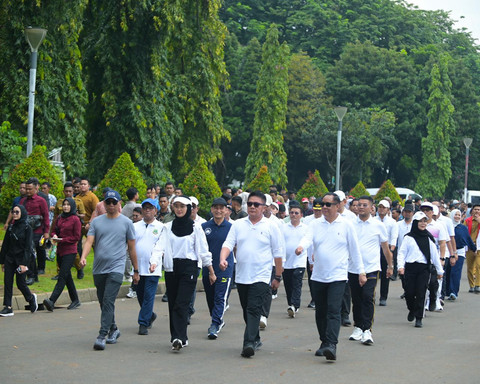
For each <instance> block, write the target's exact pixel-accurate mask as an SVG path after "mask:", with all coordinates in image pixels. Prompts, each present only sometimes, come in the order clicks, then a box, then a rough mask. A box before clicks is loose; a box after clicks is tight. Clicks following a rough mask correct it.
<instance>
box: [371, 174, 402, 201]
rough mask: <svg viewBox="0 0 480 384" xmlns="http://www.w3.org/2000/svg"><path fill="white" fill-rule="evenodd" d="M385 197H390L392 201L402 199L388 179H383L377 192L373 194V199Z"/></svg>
mask: <svg viewBox="0 0 480 384" xmlns="http://www.w3.org/2000/svg"><path fill="white" fill-rule="evenodd" d="M385 197H389V198H390V199H392V201H395V200H396V201H402V198H401V197H400V195H399V194H398V192H397V190H396V189H395V187H394V185H393V184H392V182H391V181H390V179H388V180H385V181H384V182H383V184H382V185H381V186H380V188H379V189H378V191H377V194H376V195H375V200H376V201H377V202H378V201H380V200H383V199H384V198H385Z"/></svg>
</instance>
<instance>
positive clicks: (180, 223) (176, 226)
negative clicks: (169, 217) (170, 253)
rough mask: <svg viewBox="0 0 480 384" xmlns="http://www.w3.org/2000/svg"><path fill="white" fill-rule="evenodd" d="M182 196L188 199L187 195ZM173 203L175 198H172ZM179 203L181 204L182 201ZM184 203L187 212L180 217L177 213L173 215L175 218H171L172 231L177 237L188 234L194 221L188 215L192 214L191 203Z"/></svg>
mask: <svg viewBox="0 0 480 384" xmlns="http://www.w3.org/2000/svg"><path fill="white" fill-rule="evenodd" d="M182 197H184V198H186V199H188V197H187V196H182ZM188 200H190V199H188ZM179 202H180V201H179ZM173 203H175V199H174V200H173ZM181 203H182V204H183V202H181ZM186 205H187V212H186V213H185V215H184V216H182V217H178V216H177V215H175V219H173V222H172V232H173V234H174V235H175V236H177V237H184V236H188V235H190V234H191V233H192V232H193V226H194V224H195V223H194V221H193V220H192V219H191V218H190V215H191V214H192V204H191V203H190V204H186ZM174 212H175V211H174Z"/></svg>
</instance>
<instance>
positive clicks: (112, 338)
mask: <svg viewBox="0 0 480 384" xmlns="http://www.w3.org/2000/svg"><path fill="white" fill-rule="evenodd" d="M120 335H121V333H120V331H119V330H118V328H115V329H110V331H109V332H108V335H107V344H116V343H117V339H118V338H119V337H120ZM97 340H98V339H97Z"/></svg>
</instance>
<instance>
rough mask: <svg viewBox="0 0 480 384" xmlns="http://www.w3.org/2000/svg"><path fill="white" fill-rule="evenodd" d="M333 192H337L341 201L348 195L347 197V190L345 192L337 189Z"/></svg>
mask: <svg viewBox="0 0 480 384" xmlns="http://www.w3.org/2000/svg"><path fill="white" fill-rule="evenodd" d="M333 193H335V195H337V196H338V198H339V199H340V201H343V200H345V198H346V197H345V192H343V191H340V190H339V191H335V192H333Z"/></svg>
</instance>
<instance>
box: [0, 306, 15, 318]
mask: <svg viewBox="0 0 480 384" xmlns="http://www.w3.org/2000/svg"><path fill="white" fill-rule="evenodd" d="M0 316H2V317H8V316H13V309H12V308H8V307H3V309H2V310H1V311H0Z"/></svg>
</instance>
